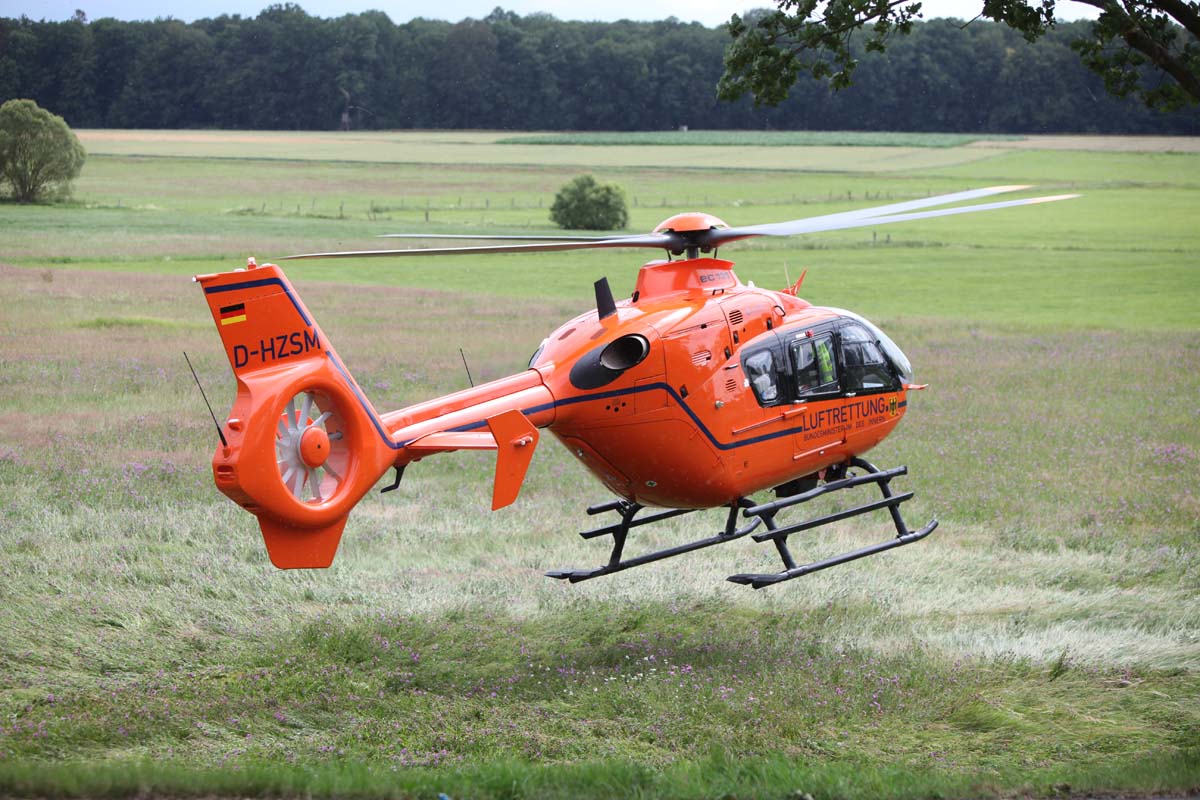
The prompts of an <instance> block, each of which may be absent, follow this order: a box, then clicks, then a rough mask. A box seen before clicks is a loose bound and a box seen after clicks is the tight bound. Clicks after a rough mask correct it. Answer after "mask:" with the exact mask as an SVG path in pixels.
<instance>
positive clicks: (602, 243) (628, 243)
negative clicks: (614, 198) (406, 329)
mask: <svg viewBox="0 0 1200 800" xmlns="http://www.w3.org/2000/svg"><path fill="white" fill-rule="evenodd" d="M678 246H679V244H678V237H676V236H674V235H671V234H660V233H646V234H639V235H635V236H628V237H624V238H620V239H594V240H588V241H582V242H577V241H576V242H537V243H534V244H498V245H485V246H482V247H430V248H425V249H420V248H414V249H409V250H351V251H346V252H340V253H303V254H300V255H295V256H284V259H283V260H294V259H302V258H360V257H361V258H371V257H374V256H444V255H453V254H455V253H465V254H475V255H481V254H484V253H548V252H555V251H559V250H587V249H591V248H606V247H657V248H665V249H671V248H677V247H678Z"/></svg>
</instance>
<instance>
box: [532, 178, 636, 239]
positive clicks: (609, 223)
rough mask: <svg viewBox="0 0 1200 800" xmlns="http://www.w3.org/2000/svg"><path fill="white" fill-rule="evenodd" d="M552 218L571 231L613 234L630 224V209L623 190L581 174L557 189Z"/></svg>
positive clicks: (552, 207)
mask: <svg viewBox="0 0 1200 800" xmlns="http://www.w3.org/2000/svg"><path fill="white" fill-rule="evenodd" d="M550 219H551V221H553V222H554V223H555V224H556V225H558V226H559V227H560V228H567V229H569V230H592V231H613V230H619V229H621V228H624V227H625V226H626V225H628V224H629V209H628V208H626V206H625V193H624V192H623V191H621V187H619V186H617V185H616V184H612V183H600V182H598V181H597V180H596V179H595V178H593V177H592V176H591V175H580V176H578V177H576V178H572V179H571V180H570V181H568V182H567V183H566V184H564V185H563V187H562V188H561V189H559V190H558V194H556V195H555V196H554V205H552V206H550Z"/></svg>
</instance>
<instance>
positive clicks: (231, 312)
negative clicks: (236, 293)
mask: <svg viewBox="0 0 1200 800" xmlns="http://www.w3.org/2000/svg"><path fill="white" fill-rule="evenodd" d="M245 321H246V304H245V303H237V304H236V305H232V306H222V307H221V324H222V325H233V324H234V323H236V322H245Z"/></svg>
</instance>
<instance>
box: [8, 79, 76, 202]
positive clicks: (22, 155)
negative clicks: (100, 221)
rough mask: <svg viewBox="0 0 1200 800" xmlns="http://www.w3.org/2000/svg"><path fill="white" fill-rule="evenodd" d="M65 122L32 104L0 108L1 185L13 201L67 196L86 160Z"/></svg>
mask: <svg viewBox="0 0 1200 800" xmlns="http://www.w3.org/2000/svg"><path fill="white" fill-rule="evenodd" d="M86 155H87V154H86V153H85V152H84V149H83V145H81V144H80V143H79V139H77V138H76V137H75V134H74V133H72V131H71V129H70V127H68V126H67V123H66V121H65V120H63V118H62V117H60V116H58V115H57V114H51V113H50V112H49V111H47V110H46V109H44V108H41V107H40V106H38V104H37V103H35V102H33V101H32V100H9V101H8V102H7V103H5V104H4V105H2V106H0V181H3V182H6V183H8V185H9V186H10V187H11V188H12V195H13V199H15V200H17V201H19V202H21V203H34V202H37V201H38V200H42V199H45V198H46V197H48V196H59V195H65V194H67V193H68V192H69V191H70V184H71V181H72V180H73V179H74V178H75V177H77V176H78V175H79V170H81V169H82V168H83V160H84V158H85V157H86Z"/></svg>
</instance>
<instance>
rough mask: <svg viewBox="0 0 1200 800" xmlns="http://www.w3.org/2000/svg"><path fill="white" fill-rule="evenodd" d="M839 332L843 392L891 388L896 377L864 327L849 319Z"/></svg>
mask: <svg viewBox="0 0 1200 800" xmlns="http://www.w3.org/2000/svg"><path fill="white" fill-rule="evenodd" d="M841 335H842V364H843V366H844V367H845V373H844V375H843V384H844V388H845V390H846V392H847V393H863V392H887V391H894V390H895V389H896V388H897V385H896V378H895V376H894V375H893V374H892V371H891V370H890V369H889V368H888V365H887V362H886V361H885V360H884V357H883V353H881V352H880V350H879V346H878V345H877V344H876V343H875V340H874V339H873V338H872V337H871V334H870V333H869V332H868V331H867V329H866V328H864V327H862V326H861V325H858V324H857V323H853V322H852V323H849V324H846V325H843V326H842V328H841Z"/></svg>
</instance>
